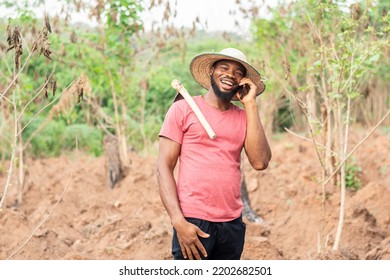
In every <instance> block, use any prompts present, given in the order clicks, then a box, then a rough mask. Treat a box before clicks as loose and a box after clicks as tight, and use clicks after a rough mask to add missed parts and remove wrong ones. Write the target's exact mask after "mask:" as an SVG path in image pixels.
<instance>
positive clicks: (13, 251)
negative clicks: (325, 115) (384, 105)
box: [0, 129, 390, 260]
mask: <svg viewBox="0 0 390 280" xmlns="http://www.w3.org/2000/svg"><path fill="white" fill-rule="evenodd" d="M367 132H368V130H363V129H359V130H356V131H354V133H353V139H352V142H351V145H350V147H351V148H352V147H353V146H354V145H355V144H356V143H358V141H359V140H360V139H362V138H363V137H364V136H365V134H366V133H367ZM271 146H272V151H273V158H272V161H271V164H270V166H269V168H268V169H267V170H265V171H262V172H256V171H254V170H252V169H251V168H250V166H249V165H248V164H247V163H245V166H244V171H245V175H246V181H247V184H248V190H249V198H250V201H251V205H252V207H253V209H254V210H255V211H256V213H257V214H258V215H260V216H261V217H262V218H263V219H264V220H265V222H266V224H255V223H249V222H247V234H246V244H245V248H244V253H243V256H242V259H245V260H256V259H268V260H278V259H287V260H297V259H306V260H307V259H386V260H389V259H390V176H389V175H390V156H389V154H390V134H387V135H385V134H382V133H380V132H375V133H374V134H373V135H371V136H370V138H369V139H368V140H367V141H366V142H365V143H364V144H363V145H362V146H361V147H360V148H359V149H358V150H357V151H356V153H355V154H354V158H355V160H356V163H357V164H358V165H359V166H360V167H361V168H362V173H361V180H362V187H361V189H360V190H359V191H351V190H348V191H347V193H346V213H345V221H344V227H343V232H342V238H341V243H340V250H339V251H332V250H331V249H332V245H333V243H334V239H335V233H336V227H337V223H338V216H339V204H340V191H339V187H338V186H333V185H332V184H329V185H328V186H327V187H326V201H325V203H324V204H323V203H322V196H321V193H322V191H321V185H320V184H319V183H318V181H319V178H320V176H321V169H320V164H319V161H318V159H317V157H316V153H315V150H314V146H313V144H312V143H311V142H308V141H304V140H302V139H299V138H297V137H296V136H293V135H291V134H283V135H279V136H278V137H276V136H275V137H273V139H272V140H271ZM130 156H131V160H132V165H131V171H130V174H129V175H128V176H127V177H125V178H124V179H123V180H122V181H121V182H120V183H119V184H118V185H117V186H116V187H115V188H114V189H110V188H109V187H107V185H106V176H105V164H104V163H105V159H104V157H100V158H93V157H90V156H85V155H80V156H79V157H78V158H77V159H75V158H74V156H68V157H66V156H63V157H59V158H51V159H35V160H29V161H28V162H27V165H28V175H27V178H26V180H27V181H26V185H25V193H24V199H23V202H22V204H21V205H20V206H19V207H16V206H15V205H14V204H15V200H16V197H17V183H16V180H15V178H14V182H13V186H12V187H11V189H10V192H9V194H8V196H7V199H6V203H5V207H4V208H3V211H2V213H0V225H1V227H0V230H1V234H0V259H7V258H9V257H10V258H11V259H37V260H46V259H56V260H58V259H93V260H99V259H106V260H107V259H111V260H119V259H123V260H126V259H129V260H161V259H171V254H170V243H171V234H172V230H171V226H170V221H169V219H168V216H167V214H166V212H165V210H164V208H163V206H162V204H161V202H160V198H159V195H158V188H157V182H156V177H155V170H156V157H152V156H151V157H141V156H139V155H137V154H135V153H131V154H130ZM7 166H8V164H6V166H5V167H6V168H7ZM15 173H16V171H15ZM5 180H6V175H5V172H4V173H3V174H1V176H0V186H1V188H2V190H3V187H4V185H5ZM26 241H28V242H27V243H26ZM319 248H321V250H320V253H319Z"/></svg>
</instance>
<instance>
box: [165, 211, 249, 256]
mask: <svg viewBox="0 0 390 280" xmlns="http://www.w3.org/2000/svg"><path fill="white" fill-rule="evenodd" d="M186 220H187V221H188V222H190V223H192V224H194V225H196V226H198V227H199V228H200V229H201V230H202V231H204V232H205V233H208V234H210V236H209V237H208V238H202V237H200V236H199V239H200V241H201V242H202V244H203V246H204V248H205V249H206V251H207V255H208V256H207V258H204V257H203V255H202V254H201V253H200V252H199V255H200V256H201V257H202V259H207V260H239V259H240V258H241V254H242V251H243V249H244V243H245V229H246V226H245V224H244V222H243V221H242V217H240V218H237V219H235V220H232V221H230V222H209V221H205V220H201V219H195V218H186ZM172 255H173V258H174V259H175V260H184V257H183V254H182V252H181V248H180V245H179V241H178V239H177V234H176V230H175V229H173V238H172Z"/></svg>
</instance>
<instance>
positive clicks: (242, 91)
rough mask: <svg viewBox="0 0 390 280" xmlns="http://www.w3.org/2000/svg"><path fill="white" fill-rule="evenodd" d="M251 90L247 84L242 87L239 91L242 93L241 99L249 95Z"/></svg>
mask: <svg viewBox="0 0 390 280" xmlns="http://www.w3.org/2000/svg"><path fill="white" fill-rule="evenodd" d="M249 89H250V87H249V85H246V84H245V85H242V86H240V89H239V91H240V99H242V98H243V97H244V96H245V95H247V94H248V92H249Z"/></svg>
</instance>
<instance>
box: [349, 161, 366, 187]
mask: <svg viewBox="0 0 390 280" xmlns="http://www.w3.org/2000/svg"><path fill="white" fill-rule="evenodd" d="M361 173H362V169H361V167H360V166H359V165H357V164H356V163H354V162H352V163H348V164H346V166H345V186H346V187H347V188H349V189H352V190H355V191H357V190H359V189H360V187H361V185H362V182H361Z"/></svg>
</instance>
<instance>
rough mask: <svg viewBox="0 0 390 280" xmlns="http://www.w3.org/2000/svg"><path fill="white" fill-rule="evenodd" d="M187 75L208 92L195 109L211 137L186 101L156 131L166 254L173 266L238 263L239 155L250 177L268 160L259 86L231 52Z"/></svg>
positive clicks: (194, 65)
mask: <svg viewBox="0 0 390 280" xmlns="http://www.w3.org/2000/svg"><path fill="white" fill-rule="evenodd" d="M190 69H191V73H192V76H193V77H194V79H195V80H196V81H197V82H198V83H199V84H200V85H202V86H203V87H204V88H206V89H207V90H208V91H207V93H206V94H205V95H203V96H195V97H194V101H195V102H196V103H197V105H198V106H199V108H200V110H201V111H202V113H203V114H204V115H205V118H206V119H207V120H208V122H209V123H210V125H211V127H212V128H213V130H214V131H215V133H216V135H217V136H216V138H215V139H210V138H209V137H208V135H207V133H206V131H205V130H204V129H203V127H202V126H201V124H200V123H199V121H198V120H197V118H196V116H195V114H194V113H193V112H192V111H191V109H190V107H189V105H188V104H187V103H186V102H185V100H179V101H176V102H174V103H173V104H172V106H171V108H170V109H169V110H168V112H167V115H166V118H165V120H164V123H163V126H162V128H161V131H160V144H159V157H158V163H157V165H158V166H157V179H158V183H159V191H160V197H161V200H162V202H163V204H164V207H165V209H166V211H167V213H168V215H169V217H170V219H171V223H172V226H173V228H174V232H173V240H172V254H173V257H174V259H191V260H192V259H219V260H221V259H240V257H241V254H242V251H243V247H244V240H245V224H244V223H243V222H242V215H241V214H242V208H243V204H242V201H241V194H240V178H241V170H240V160H241V159H240V158H241V157H240V155H241V151H242V148H244V149H245V152H246V155H247V157H248V159H249V162H250V163H251V165H252V166H253V168H254V169H256V170H263V169H265V168H267V166H268V162H269V161H270V159H271V150H270V147H269V144H268V141H267V138H266V136H265V133H264V130H263V126H262V123H261V120H260V117H259V114H258V108H257V104H256V96H257V95H259V94H261V93H262V92H263V91H264V89H265V85H264V84H263V82H262V81H261V77H260V74H259V72H258V71H257V70H256V69H255V68H254V67H253V66H251V65H250V64H249V63H248V62H247V59H246V57H245V55H244V54H243V53H242V52H241V51H239V50H237V49H234V48H227V49H224V50H222V51H221V52H220V53H203V54H200V55H198V56H196V57H195V58H194V59H193V60H192V61H191V64H190ZM232 100H239V101H240V102H241V103H242V104H243V107H244V108H239V107H238V106H236V105H234V104H233V103H232V102H231V101H232ZM179 158H180V164H179V172H178V180H177V182H176V180H175V176H174V169H175V167H176V164H177V162H178V159H179Z"/></svg>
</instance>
